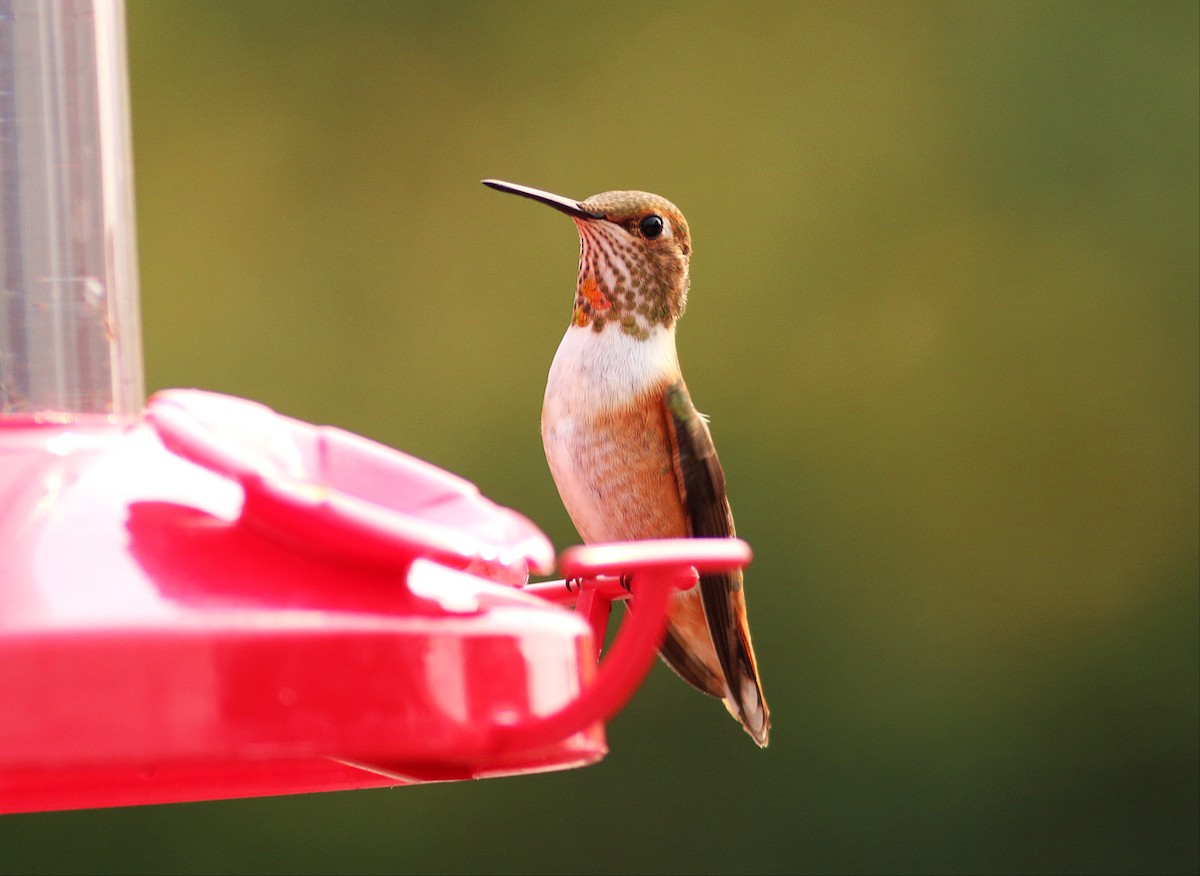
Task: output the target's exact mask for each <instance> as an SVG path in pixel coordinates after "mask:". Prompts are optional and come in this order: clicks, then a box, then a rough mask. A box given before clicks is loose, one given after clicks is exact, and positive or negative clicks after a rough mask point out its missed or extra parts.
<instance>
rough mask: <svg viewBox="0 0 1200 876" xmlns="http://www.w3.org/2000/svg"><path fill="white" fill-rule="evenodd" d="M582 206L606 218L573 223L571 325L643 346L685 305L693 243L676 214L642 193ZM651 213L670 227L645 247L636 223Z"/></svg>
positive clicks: (600, 197) (605, 195)
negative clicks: (575, 273)
mask: <svg viewBox="0 0 1200 876" xmlns="http://www.w3.org/2000/svg"><path fill="white" fill-rule="evenodd" d="M580 206H581V207H582V208H584V209H586V210H589V211H595V212H597V213H600V214H603V215H604V217H605V218H603V219H594V218H578V217H577V218H576V219H575V225H576V227H577V228H578V229H579V282H578V285H577V287H576V292H575V305H574V312H573V315H572V322H573V324H574V325H577V326H591V327H592V329H593V330H594V331H597V332H599V331H603V330H604V329H605V328H607V327H609V326H614V327H617V328H619V329H620V330H621V331H622V332H625V333H626V334H628V335H630V336H632V337H634V338H637V339H639V340H645V339H646V338H647V337H648V336H649V332H650V329H651V328H653V327H654V326H663V327H669V326H671V325H672V324H674V322H675V320H677V319H679V317H680V316H682V315H683V311H684V308H685V307H686V305H687V292H688V257H689V256H690V254H691V241H690V238H689V235H688V229H687V223H686V221H685V220H684V219H683V216H682V215H681V214H680V213H679V211H678V209H677V208H676V207H675V206H674V205H673V204H671V203H670V202H669V201H666V200H664V199H662V198H659V197H658V196H657V195H651V194H649V193H646V192H605V193H603V194H600V195H594V196H592V197H591V198H588V199H587V200H586V201H583V202H581V204H580ZM648 213H654V214H655V215H659V216H661V217H662V218H663V220H664V221H665V222H667V223H669V224H670V231H671V234H670V238H671V239H669V240H668V239H667V238H664V239H661V240H658V241H648V240H646V239H644V238H643V237H642V236H640V235H639V233H638V230H637V225H638V221H639V220H640V219H641V218H642V217H644V216H645V215H647V214H648Z"/></svg>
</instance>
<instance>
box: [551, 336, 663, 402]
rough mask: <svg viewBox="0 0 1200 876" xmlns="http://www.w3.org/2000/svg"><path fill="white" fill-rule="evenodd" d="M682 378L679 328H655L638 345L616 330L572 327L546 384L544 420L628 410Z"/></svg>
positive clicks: (635, 341)
mask: <svg viewBox="0 0 1200 876" xmlns="http://www.w3.org/2000/svg"><path fill="white" fill-rule="evenodd" d="M678 377H679V358H678V356H677V355H676V353H675V327H674V326H671V327H670V328H663V327H661V326H655V327H653V328H651V329H650V336H649V337H648V338H646V339H645V340H638V339H637V338H634V337H631V336H630V335H627V334H625V332H622V331H620V330H618V329H617V327H616V326H611V327H608V328H605V329H604V331H599V332H597V331H595V330H593V329H592V328H591V327H589V326H574V325H573V326H571V327H570V328H568V329H567V333H566V334H565V335H563V339H562V343H560V344H559V345H558V352H557V353H555V354H554V362H553V363H552V364H551V365H550V376H549V378H548V379H547V381H546V398H545V402H544V406H543V418H544V417H545V416H547V415H550V416H551V417H552V418H553V419H555V420H561V419H562V418H563V417H571V416H573V415H577V414H595V413H598V412H601V411H605V410H611V409H612V408H615V407H622V406H624V405H627V404H629V402H630V401H631V400H632V399H634V398H636V397H637V396H638V395H640V394H641V393H643V392H645V391H646V390H647V389H650V388H651V387H654V386H657V385H660V384H661V383H662V382H663V380H664V379H671V380H674V379H676V378H678Z"/></svg>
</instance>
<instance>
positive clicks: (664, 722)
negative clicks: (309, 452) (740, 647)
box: [0, 0, 1200, 873]
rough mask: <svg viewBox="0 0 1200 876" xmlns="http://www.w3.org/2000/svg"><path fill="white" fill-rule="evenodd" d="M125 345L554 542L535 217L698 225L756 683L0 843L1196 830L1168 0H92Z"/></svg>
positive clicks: (437, 867) (64, 821)
mask: <svg viewBox="0 0 1200 876" xmlns="http://www.w3.org/2000/svg"><path fill="white" fill-rule="evenodd" d="M128 18H129V35H130V65H131V76H132V89H133V107H134V133H135V151H136V163H137V200H138V209H139V239H140V248H141V264H142V298H143V317H144V322H145V347H146V369H147V381H148V384H149V387H150V388H151V389H152V390H153V389H157V388H163V387H169V386H199V387H204V388H207V389H213V390H219V391H223V392H229V393H234V394H237V395H242V396H246V397H249V398H252V399H257V400H260V401H262V402H265V403H267V404H269V405H271V406H272V407H274V408H276V409H277V410H279V411H281V412H284V413H287V414H291V415H294V416H298V417H301V418H305V419H309V420H313V421H316V422H326V423H335V424H337V425H340V426H343V427H346V428H348V429H351V430H354V431H356V432H360V433H363V434H366V435H368V436H370V437H372V438H375V439H378V440H380V441H383V442H386V443H387V444H390V445H393V446H396V447H399V448H402V449H405V450H407V451H409V452H411V453H414V454H416V455H418V456H421V457H423V458H425V459H428V460H431V461H432V462H434V463H437V464H438V465H441V466H443V467H445V468H448V469H450V470H452V471H455V472H457V473H459V474H462V475H464V476H466V477H468V478H470V479H472V480H474V481H475V482H476V483H478V484H479V485H480V487H481V488H482V489H483V490H484V492H485V493H486V494H487V495H488V496H490V497H491V498H493V499H495V500H497V501H499V502H501V503H503V504H506V505H509V506H512V507H514V508H517V509H519V510H521V511H522V512H524V513H525V514H527V515H528V516H530V517H531V518H533V519H534V520H535V521H537V522H538V523H539V524H540V525H541V526H542V527H543V528H544V529H545V531H546V532H547V533H548V534H549V535H550V536H551V537H552V539H553V540H554V542H555V543H556V544H557V545H558V546H559V547H564V546H566V545H568V544H571V543H573V542H574V541H575V534H574V532H573V529H572V527H571V524H570V521H569V520H568V518H567V517H566V514H565V512H564V511H563V510H562V507H561V505H560V503H559V500H558V498H557V495H556V493H555V490H554V486H553V483H552V481H551V479H550V475H549V473H548V471H547V469H546V467H545V463H544V460H543V457H542V451H541V446H540V441H539V438H538V426H537V424H538V415H539V410H540V404H541V395H542V388H543V384H544V379H545V374H546V369H547V366H548V364H549V362H550V358H551V356H552V355H553V352H554V349H555V347H556V345H557V343H558V338H559V336H560V335H561V332H562V330H563V329H564V327H565V325H566V322H567V319H568V316H569V311H570V306H571V295H572V284H573V282H574V272H575V262H576V247H577V244H576V239H575V232H574V229H573V228H572V226H571V224H570V222H568V221H567V220H566V219H565V218H564V217H562V216H560V215H558V214H556V213H553V212H552V211H549V210H546V209H544V208H540V207H537V206H535V205H534V204H532V203H529V202H525V201H519V200H517V199H515V198H511V197H505V196H501V195H499V194H496V193H494V192H491V191H488V190H487V189H485V188H483V187H482V186H480V185H479V182H478V180H480V179H481V178H483V177H488V176H498V177H502V178H505V179H511V180H514V181H518V182H523V183H527V184H531V185H536V186H540V187H543V188H548V189H552V190H555V191H560V192H562V193H564V194H569V195H572V196H577V197H584V196H587V195H590V194H592V193H594V192H597V191H603V190H607V189H613V188H643V189H648V190H651V191H656V192H659V193H661V194H663V195H665V196H666V197H668V198H670V199H671V200H673V201H675V203H677V204H678V205H679V206H680V207H681V208H682V209H683V210H684V212H685V213H686V215H687V216H688V219H689V221H690V223H691V226H692V230H693V235H694V240H695V256H694V259H693V263H692V276H693V287H692V296H691V307H690V310H689V312H688V314H687V317H686V318H685V320H684V321H683V323H682V325H681V329H680V336H679V346H680V356H681V359H682V362H683V365H684V369H685V372H686V374H687V376H688V382H689V385H690V387H691V389H692V394H693V396H694V398H695V399H696V402H697V404H698V405H699V406H700V407H701V409H702V410H705V411H707V412H708V413H709V414H710V415H711V416H712V423H713V432H714V435H715V438H716V441H717V445H718V447H719V448H720V452H721V458H722V461H723V463H724V466H725V469H726V473H727V476H728V479H729V483H730V490H731V498H732V501H733V503H734V508H735V511H736V513H737V515H738V524H739V532H740V533H741V534H743V535H744V536H745V537H746V538H747V539H748V540H749V541H751V542H752V544H753V545H754V547H755V549H756V562H755V564H754V566H753V567H752V569H751V573H750V575H749V576H748V580H747V587H748V594H749V600H750V608H751V614H752V620H753V626H754V633H755V642H756V646H757V651H758V655H759V659H760V663H761V666H762V669H763V674H764V677H765V682H766V689H767V692H768V696H769V699H770V702H771V705H772V710H773V715H774V723H775V728H774V733H773V735H772V742H771V746H770V748H769V749H767V750H766V751H759V750H757V749H756V748H755V747H754V746H753V744H752V743H751V742H750V740H749V739H748V738H747V737H746V736H745V735H744V734H743V733H742V731H741V730H740V729H739V728H738V727H737V726H736V724H734V723H733V722H732V721H731V720H730V719H729V718H728V717H727V716H726V715H725V713H724V710H723V709H722V708H721V707H720V706H719V705H717V704H716V703H715V702H713V701H711V700H708V699H706V698H702V697H700V696H698V695H696V694H694V693H693V692H692V691H691V690H689V689H687V688H686V687H684V686H683V685H682V684H680V683H679V682H678V681H677V680H676V679H675V678H674V677H673V676H672V675H671V674H670V673H669V672H667V671H666V670H665V669H664V668H662V667H656V669H655V670H654V672H653V673H652V675H651V678H650V679H649V681H648V682H647V684H646V685H645V687H644V688H643V690H642V691H641V692H640V693H639V695H638V696H637V697H636V698H635V699H634V701H633V702H632V704H631V705H630V706H629V707H628V708H627V709H626V710H625V711H624V712H623V713H622V714H620V715H619V716H618V717H617V718H616V719H615V720H614V721H613V722H612V724H611V726H610V730H609V741H610V745H611V749H612V751H611V754H610V755H609V756H608V758H607V759H606V760H604V761H603V762H602V763H601V764H599V765H597V766H594V767H591V768H588V769H584V770H577V771H571V772H566V773H560V774H551V775H540V776H531V777H527V778H513V779H502V780H491V781H486V782H477V783H471V784H450V785H438V786H428V787H418V788H408V789H399V790H392V791H368V792H357V793H348V794H328V795H315V796H308V797H294V798H283V799H274V800H255V801H236V802H217V803H205V804H192V805H180V806H167V807H147V808H135V809H124V810H111V811H98V812H83V813H63V814H54V815H36V816H10V817H6V818H4V819H3V820H0V870H2V871H4V872H14V873H15V872H27V871H39V872H91V873H101V872H116V873H139V872H145V873H158V872H179V873H185V872H241V873H251V872H261V873H284V872H286V873H307V872H313V873H317V872H330V873H332V872H364V873H365V872H390V873H410V872H411V873H432V872H480V873H485V872H488V873H490V872H527V873H575V872H580V873H584V872H622V873H624V872H663V873H668V872H669V873H674V872H685V873H687V872H731V873H732V872H745V873H763V872H780V873H800V872H812V873H824V872H834V873H876V872H895V873H900V872H912V873H918V872H919V873H940V872H946V873H949V872H1046V873H1102V872H1130V873H1132V872H1164V873H1166V872H1189V871H1190V872H1193V873H1194V872H1196V870H1197V868H1198V867H1200V852H1198V844H1200V837H1198V828H1197V823H1198V820H1200V811H1198V809H1200V805H1198V802H1197V801H1198V798H1200V755H1198V749H1200V742H1198V733H1200V717H1198V701H1200V693H1198V690H1200V678H1198V675H1200V669H1198V666H1200V653H1198V652H1200V644H1198V642H1200V633H1198V630H1200V606H1198V591H1200V587H1198V581H1200V569H1198V553H1200V547H1198V536H1197V530H1198V519H1197V518H1198V480H1200V472H1198V466H1197V457H1198V449H1197V448H1198V440H1200V435H1198V402H1197V397H1198V375H1200V344H1198V337H1197V336H1198V324H1200V314H1198V300H1200V292H1198V290H1200V264H1198V258H1200V257H1198V237H1200V231H1198V219H1197V216H1198V213H1200V209H1198V207H1200V196H1198V189H1200V168H1198V162H1200V158H1198V154H1200V153H1198V149H1200V147H1198V132H1200V121H1198V110H1197V106H1198V103H1200V96H1198V92H1200V70H1198V63H1200V61H1198V48H1197V47H1198V39H1200V38H1198V36H1197V34H1198V27H1200V22H1198V7H1197V5H1196V4H1195V3H1194V2H1182V3H1171V2H1158V3H1086V4H1085V3H1054V4H1047V3H974V4H959V3H948V4H930V3H922V4H917V3H907V4H879V3H863V4H841V3H820V4H813V3H781V4H763V3H690V4H675V3H668V4H651V5H645V4H636V5H635V4H620V5H616V4H612V5H609V4H567V3H536V4H516V3H503V4H502V3H487V4H482V3H481V4H465V3H441V2H439V3H368V2H351V3H343V2H263V0H257V2H244V0H233V2H212V0H209V2H205V3H190V2H168V0H130V2H129V7H128Z"/></svg>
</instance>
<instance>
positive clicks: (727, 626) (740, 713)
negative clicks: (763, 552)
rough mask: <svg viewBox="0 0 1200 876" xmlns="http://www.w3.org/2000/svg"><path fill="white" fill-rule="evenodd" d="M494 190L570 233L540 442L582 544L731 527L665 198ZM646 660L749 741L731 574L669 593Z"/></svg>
mask: <svg viewBox="0 0 1200 876" xmlns="http://www.w3.org/2000/svg"><path fill="white" fill-rule="evenodd" d="M483 183H484V185H487V186H490V187H491V188H493V189H497V190H499V191H502V192H509V193H511V194H514V195H520V196H522V197H525V198H531V199H532V200H534V201H538V202H540V203H542V204H546V205H548V206H550V207H553V208H554V209H556V210H558V211H560V212H562V213H565V214H567V215H568V216H570V217H571V218H572V219H573V220H574V221H575V227H576V229H577V230H578V232H579V278H578V282H577V284H576V287H575V298H574V306H573V309H572V312H571V321H570V324H569V325H568V327H567V331H566V334H564V335H563V339H562V342H561V343H560V344H559V346H558V351H557V352H556V353H555V355H554V360H553V362H552V364H551V365H550V373H549V377H548V379H547V382H546V394H545V397H544V399H543V403H542V423H541V431H542V444H543V447H544V449H545V451H546V460H547V462H548V463H549V466H550V473H551V475H552V476H553V478H554V482H555V484H556V486H557V487H558V492H559V495H560V496H561V497H562V501H563V505H564V506H566V509H567V513H568V514H569V515H570V517H571V520H572V522H574V524H575V528H576V529H578V530H579V535H580V537H581V538H582V539H583V540H584V542H610V541H637V540H642V539H655V538H687V537H691V538H723V537H732V536H733V535H734V527H733V514H732V512H731V511H730V509H729V500H728V498H727V497H726V491H725V475H724V472H723V471H722V469H721V464H720V462H719V461H718V460H717V452H716V449H715V447H714V446H713V440H712V436H711V434H710V432H709V429H708V423H707V419H706V418H705V417H704V416H703V415H702V414H700V413H698V412H697V410H696V408H695V406H694V405H693V404H692V399H691V396H690V395H689V394H688V389H687V386H686V384H684V382H683V375H682V372H681V371H680V367H679V356H678V353H677V352H676V348H675V326H676V324H677V323H678V321H679V318H680V317H681V316H683V311H684V307H685V305H686V304H687V295H688V288H689V276H688V263H689V259H690V258H691V254H692V241H691V233H690V232H689V230H688V224H687V220H686V219H684V218H683V214H682V213H681V212H680V211H679V209H678V208H677V207H676V206H675V205H674V204H672V203H671V202H670V201H668V200H666V199H665V198H662V197H660V196H658V195H653V194H650V193H648V192H639V191H614V192H604V193H602V194H598V195H593V196H592V197H590V198H588V199H587V200H584V201H576V200H572V199H571V198H565V197H562V196H561V195H555V194H551V193H550V192H545V191H542V190H540V189H534V188H530V187H528V186H523V185H517V184H515V183H509V182H503V181H501V180H494V179H487V180H483ZM672 599H673V602H672V604H671V608H670V615H669V619H668V624H667V632H666V635H665V637H664V639H663V643H662V645H661V646H660V648H659V655H660V656H661V657H662V658H663V660H664V661H665V662H666V663H667V665H668V666H670V667H671V669H673V670H674V671H675V672H676V674H678V675H679V676H680V677H681V678H682V679H683V680H684V681H686V682H688V683H689V684H690V685H692V686H693V687H695V688H696V689H698V690H700V691H701V692H703V693H706V694H710V695H711V696H714V697H717V698H719V699H721V700H723V701H724V703H725V707H726V708H727V709H728V710H729V712H730V714H731V715H733V717H734V718H736V719H737V720H738V721H740V722H741V724H742V726H743V727H744V728H745V730H746V732H747V733H749V734H750V736H751V737H752V738H753V739H754V741H755V742H757V743H758V744H759V746H763V747H765V746H766V744H767V735H768V730H769V728H770V725H771V722H770V716H769V712H768V709H767V703H766V700H765V699H764V698H763V691H762V682H761V681H760V679H759V675H758V664H757V662H756V660H755V657H754V648H753V646H752V645H751V642H750V628H749V626H748V623H747V619H746V598H745V593H744V591H743V588H742V573H741V571H735V572H727V573H721V574H714V575H702V576H700V581H699V586H697V587H693V588H692V589H691V590H687V591H683V592H680V593H678V594H676V595H675V596H674V597H672Z"/></svg>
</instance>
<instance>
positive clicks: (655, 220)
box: [638, 213, 663, 240]
mask: <svg viewBox="0 0 1200 876" xmlns="http://www.w3.org/2000/svg"><path fill="white" fill-rule="evenodd" d="M638 231H640V232H642V237H644V238H646V240H654V239H655V238H656V237H658V236H659V235H660V234H662V233H663V220H662V216H656V215H654V214H653V213H651V214H650V215H648V216H643V217H642V221H641V222H639V223H638Z"/></svg>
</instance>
